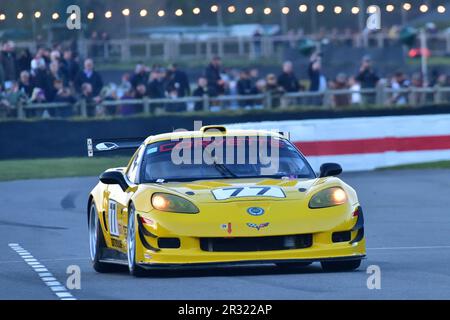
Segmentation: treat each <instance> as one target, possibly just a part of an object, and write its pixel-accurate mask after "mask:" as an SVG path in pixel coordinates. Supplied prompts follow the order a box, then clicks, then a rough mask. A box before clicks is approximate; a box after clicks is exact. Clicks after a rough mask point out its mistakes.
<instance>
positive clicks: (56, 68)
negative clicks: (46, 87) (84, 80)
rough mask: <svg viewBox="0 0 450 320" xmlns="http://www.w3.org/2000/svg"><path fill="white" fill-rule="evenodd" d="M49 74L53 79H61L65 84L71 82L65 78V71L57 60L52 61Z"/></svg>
mask: <svg viewBox="0 0 450 320" xmlns="http://www.w3.org/2000/svg"><path fill="white" fill-rule="evenodd" d="M49 75H50V78H51V79H52V80H61V81H62V82H63V83H64V85H65V86H67V85H68V84H69V82H68V81H67V79H66V78H65V75H64V72H63V71H62V70H61V68H60V64H59V62H58V61H57V60H54V61H52V62H50V65H49Z"/></svg>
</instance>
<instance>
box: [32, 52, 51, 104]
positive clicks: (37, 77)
mask: <svg viewBox="0 0 450 320" xmlns="http://www.w3.org/2000/svg"><path fill="white" fill-rule="evenodd" d="M35 62H36V66H34V67H35V69H33V73H34V76H33V86H34V88H35V89H36V88H39V89H41V90H42V94H43V95H44V97H45V101H49V100H48V98H47V97H49V96H50V95H51V91H53V81H52V78H51V76H50V73H49V71H48V69H47V65H46V64H45V60H44V59H43V58H41V59H39V60H35ZM33 93H34V92H33Z"/></svg>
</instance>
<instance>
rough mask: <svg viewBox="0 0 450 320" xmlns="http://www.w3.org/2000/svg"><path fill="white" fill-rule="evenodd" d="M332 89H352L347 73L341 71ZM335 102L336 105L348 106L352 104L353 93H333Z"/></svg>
mask: <svg viewBox="0 0 450 320" xmlns="http://www.w3.org/2000/svg"><path fill="white" fill-rule="evenodd" d="M332 89H334V90H348V89H350V85H349V81H348V79H347V75H346V74H345V73H342V72H341V73H339V74H338V75H337V76H336V79H335V80H334V81H333V83H332ZM333 104H334V105H335V106H336V107H346V106H349V105H350V104H351V94H347V93H339V94H335V95H333Z"/></svg>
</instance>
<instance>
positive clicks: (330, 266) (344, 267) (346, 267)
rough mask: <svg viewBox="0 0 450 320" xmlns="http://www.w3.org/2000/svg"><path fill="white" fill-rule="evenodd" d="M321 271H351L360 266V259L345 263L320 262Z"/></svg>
mask: <svg viewBox="0 0 450 320" xmlns="http://www.w3.org/2000/svg"><path fill="white" fill-rule="evenodd" d="M320 264H321V265H322V269H323V270H324V271H326V272H333V271H353V270H356V269H358V268H359V266H360V265H361V259H356V260H347V261H322V262H321V263H320Z"/></svg>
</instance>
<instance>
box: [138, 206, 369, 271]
mask: <svg viewBox="0 0 450 320" xmlns="http://www.w3.org/2000/svg"><path fill="white" fill-rule="evenodd" d="M138 220H139V217H138ZM138 227H139V230H138V231H139V232H138V235H139V242H140V244H141V245H138V246H137V253H136V260H137V263H138V264H139V265H140V266H142V267H144V268H154V267H186V266H190V267H195V266H210V265H223V264H226V265H230V264H264V263H282V262H316V261H330V260H355V259H362V258H364V257H365V254H366V244H365V238H364V218H363V214H362V210H361V211H360V214H359V216H358V217H357V219H356V223H354V224H353V226H350V227H349V228H348V229H347V230H341V229H340V230H328V231H326V232H316V233H312V234H311V236H312V243H311V245H310V246H308V247H305V248H301V249H284V250H268V251H245V252H241V251H233V252H218V251H206V250H204V249H202V248H201V244H200V243H201V240H200V238H196V237H190V236H181V237H180V236H179V237H177V238H178V239H179V241H180V246H179V247H178V248H159V246H158V238H159V236H157V235H155V234H153V233H152V232H151V231H149V229H148V228H147V227H146V226H145V225H143V224H142V223H140V222H139V223H138ZM342 231H348V232H349V233H350V239H349V240H347V241H341V242H333V233H335V232H342ZM172 236H173V235H172Z"/></svg>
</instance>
